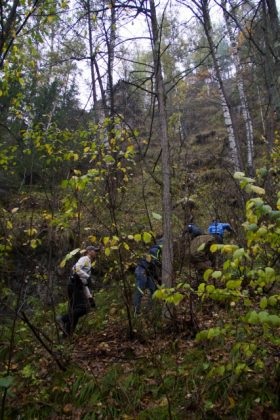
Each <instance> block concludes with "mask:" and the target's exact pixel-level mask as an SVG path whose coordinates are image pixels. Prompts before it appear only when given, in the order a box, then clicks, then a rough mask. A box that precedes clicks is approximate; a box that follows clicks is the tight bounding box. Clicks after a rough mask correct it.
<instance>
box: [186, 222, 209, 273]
mask: <svg viewBox="0 0 280 420" xmlns="http://www.w3.org/2000/svg"><path fill="white" fill-rule="evenodd" d="M184 233H188V234H189V235H190V248H189V252H190V263H191V264H192V265H193V266H194V268H195V269H196V272H197V274H198V275H199V276H200V277H201V276H203V273H204V271H205V270H207V268H211V267H212V268H214V267H215V256H214V255H213V254H212V252H211V251H210V247H211V245H212V244H214V243H215V237H214V236H213V235H209V234H206V233H204V232H203V231H202V229H200V228H199V227H198V226H197V225H196V224H194V223H189V224H188V225H187V227H186V229H185V231H184Z"/></svg>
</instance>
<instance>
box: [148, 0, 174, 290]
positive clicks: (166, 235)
mask: <svg viewBox="0 0 280 420" xmlns="http://www.w3.org/2000/svg"><path fill="white" fill-rule="evenodd" d="M150 8H151V25H152V46H153V61H154V72H155V80H156V95H157V100H158V109H159V123H160V136H161V149H162V179H163V200H162V211H163V254H162V282H163V284H164V285H165V286H167V287H171V286H172V272H173V244H172V220H171V217H172V205H171V193H170V152H169V142H168V131H167V116H166V101H165V89H164V83H163V76H162V68H161V60H160V38H159V31H158V22H157V16H156V7H155V2H154V0H150Z"/></svg>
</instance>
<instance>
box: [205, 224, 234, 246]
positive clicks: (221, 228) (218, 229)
mask: <svg viewBox="0 0 280 420" xmlns="http://www.w3.org/2000/svg"><path fill="white" fill-rule="evenodd" d="M225 231H227V232H231V233H232V232H233V229H232V227H231V226H230V224H229V223H222V222H219V221H218V220H213V221H212V223H211V224H210V225H209V227H208V233H210V234H211V235H213V236H214V237H215V238H216V241H217V242H218V243H219V244H222V243H223V241H224V233H225Z"/></svg>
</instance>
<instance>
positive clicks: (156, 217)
mask: <svg viewBox="0 0 280 420" xmlns="http://www.w3.org/2000/svg"><path fill="white" fill-rule="evenodd" d="M152 216H153V218H154V219H156V220H161V219H162V215H161V214H158V213H154V212H152Z"/></svg>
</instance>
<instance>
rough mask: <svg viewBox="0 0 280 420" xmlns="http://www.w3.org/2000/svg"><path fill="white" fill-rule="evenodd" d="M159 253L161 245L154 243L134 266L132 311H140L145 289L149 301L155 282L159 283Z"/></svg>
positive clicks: (137, 312)
mask: <svg viewBox="0 0 280 420" xmlns="http://www.w3.org/2000/svg"><path fill="white" fill-rule="evenodd" d="M161 254H162V245H160V244H155V245H153V246H151V248H150V249H149V253H148V255H147V256H146V257H142V258H141V259H140V260H139V261H138V262H137V266H136V268H135V293H134V299H133V302H134V313H135V315H139V314H140V313H141V300H142V296H143V295H144V291H145V289H148V291H149V294H150V302H151V298H152V296H153V294H154V292H155V291H156V289H157V284H160V283H161Z"/></svg>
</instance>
